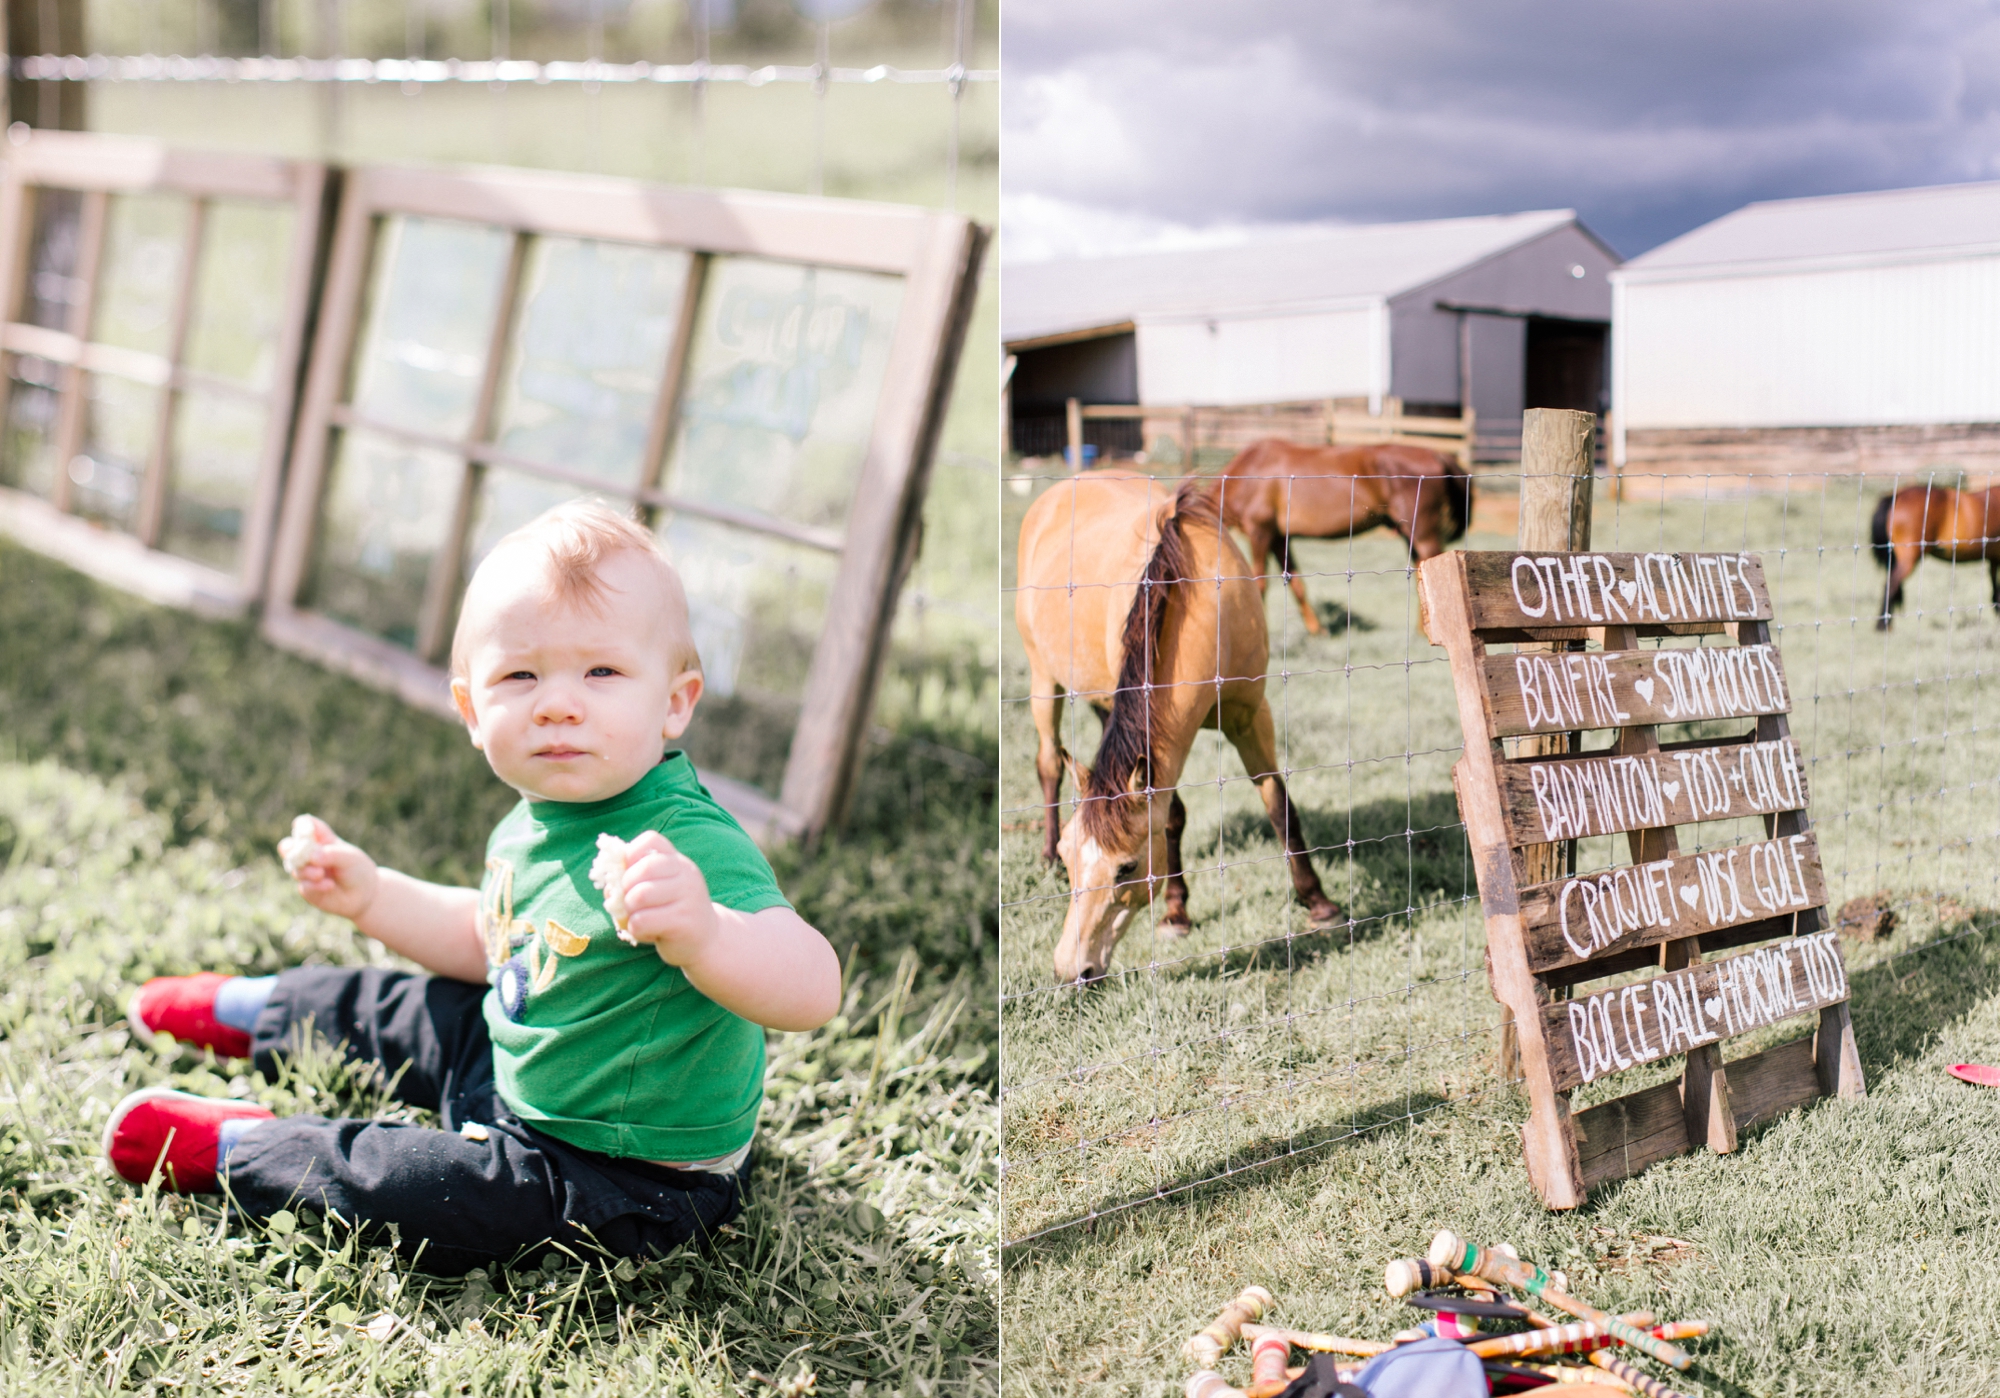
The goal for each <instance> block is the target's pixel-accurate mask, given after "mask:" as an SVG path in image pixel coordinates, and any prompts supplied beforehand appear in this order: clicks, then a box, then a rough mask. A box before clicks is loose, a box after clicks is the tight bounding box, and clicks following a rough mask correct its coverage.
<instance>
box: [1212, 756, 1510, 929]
mask: <svg viewBox="0 0 2000 1398" xmlns="http://www.w3.org/2000/svg"><path fill="white" fill-rule="evenodd" d="M1295 809H1296V810H1297V811H1298V814H1299V824H1300V826H1301V828H1302V829H1303V830H1304V831H1305V837H1306V847H1307V848H1308V849H1309V850H1310V851H1311V852H1312V861H1313V867H1314V868H1316V869H1318V870H1319V875H1320V878H1321V879H1322V880H1323V881H1324V882H1325V883H1326V884H1327V885H1328V886H1329V894H1330V896H1331V897H1333V898H1334V900H1335V901H1336V902H1340V903H1341V904H1342V905H1343V906H1344V907H1345V908H1346V909H1347V912H1348V914H1349V915H1350V916H1351V917H1353V918H1354V919H1355V920H1356V921H1357V922H1358V923H1362V924H1365V925H1366V926H1367V928H1368V930H1367V931H1366V932H1365V933H1362V934H1359V935H1361V936H1364V937H1370V938H1372V937H1377V936H1380V935H1381V934H1382V932H1383V931H1384V930H1386V929H1387V928H1388V927H1389V925H1390V924H1391V922H1392V921H1393V920H1394V919H1396V918H1398V917H1401V916H1404V915H1406V914H1407V913H1408V912H1409V911H1410V909H1411V908H1412V907H1415V908H1423V907H1425V906H1426V905H1428V904H1431V903H1434V902H1437V901H1438V900H1439V899H1447V900H1454V901H1455V900H1457V899H1460V898H1465V897H1470V896H1474V895H1475V893H1476V889H1475V886H1474V883H1473V873H1472V859H1471V855H1470V853H1469V851H1468V849H1467V846H1466V843H1465V826H1464V824H1463V822H1461V821H1460V820H1459V816H1458V798H1456V797H1455V796H1453V795H1452V794H1451V793H1450V792H1448V791H1430V792H1420V793H1418V794H1417V795H1415V796H1412V797H1410V798H1408V799H1406V800H1400V801H1399V800H1384V801H1368V802H1364V803H1363V804H1361V805H1359V806H1354V807H1352V808H1350V809H1348V810H1345V811H1342V810H1338V809H1324V808H1321V809H1314V808H1312V807H1308V806H1306V805H1304V804H1302V803H1301V804H1297V805H1296V806H1295ZM1222 840H1223V843H1224V845H1225V846H1226V847H1227V848H1229V849H1231V850H1236V851H1239V852H1240V853H1241V854H1242V855H1243V856H1244V857H1248V858H1256V859H1269V860H1270V861H1272V863H1273V866H1274V867H1275V866H1276V861H1277V858H1278V855H1279V847H1278V837H1277V833H1276V832H1275V831H1273V830H1272V829H1271V822H1270V821H1269V820H1267V819H1265V818H1264V817H1263V815H1262V814H1260V813H1258V812H1254V811H1232V812H1230V813H1229V814H1228V815H1226V816H1224V817H1223V819H1222ZM1342 889H1344V890H1345V892H1344V893H1343V892H1342V891H1341V890H1342Z"/></svg>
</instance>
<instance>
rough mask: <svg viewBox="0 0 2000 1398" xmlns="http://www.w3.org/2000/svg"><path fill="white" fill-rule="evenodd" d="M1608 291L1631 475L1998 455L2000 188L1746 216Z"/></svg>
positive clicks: (1846, 466) (1856, 197) (1638, 266)
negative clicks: (1611, 305)
mask: <svg viewBox="0 0 2000 1398" xmlns="http://www.w3.org/2000/svg"><path fill="white" fill-rule="evenodd" d="M1611 282H1612V287H1613V292H1612V295H1613V311H1612V327H1613V328H1612V344H1613V349H1612V365H1613V368H1612V406H1613V434H1612V455H1613V458H1614V460H1616V461H1618V462H1620V463H1621V464H1625V465H1628V466H1629V467H1630V469H1632V470H1634V471H1637V472H1645V471H1652V470H1663V471H1677V470H1678V471H1685V470H1725V471H1730V472H1735V471H1743V472H1757V471H1795V470H1852V469H1857V468H1860V469H1885V470H1887V469H1914V468H1921V467H1924V466H1927V465H1935V464H1937V463H1939V462H1940V461H1952V462H1962V461H1966V460H1968V459H1970V458H1978V457H1984V458H1985V462H1984V464H1986V465H1988V466H1990V465H1991V464H1992V463H1993V462H1994V461H1995V460H1996V459H2000V183H1988V184H1967V185H1948V186H1942V187H1937V188H1929V189H1901V190H1888V191H1883V192H1879V193H1872V194H1846V195H1835V196H1831V197H1825V198H1813V199H1785V200H1776V201H1772V202H1769V203H1760V204H1751V205H1748V206H1746V207H1744V208H1742V209H1738V210H1737V211H1736V212H1735V213H1732V214H1729V215H1726V216H1725V217H1723V218H1719V219H1717V220H1716V221H1715V222H1713V223H1709V224H1705V225H1703V226H1702V227H1700V228H1697V229H1695V230H1694V231H1692V232H1690V233H1687V234H1684V235H1682V236H1681V237H1679V238H1676V239H1674V240H1673V241H1672V242H1669V243H1665V244H1662V245H1661V246H1659V247H1657V248H1655V249H1653V250H1652V251H1651V252H1648V253H1645V254H1644V255H1642V256H1639V257H1635V258H1633V259H1632V260H1631V261H1630V262H1628V263H1626V264H1625V265H1624V266H1623V267H1621V268H1619V269H1618V270H1617V271H1615V272H1614V273H1612V276H1611Z"/></svg>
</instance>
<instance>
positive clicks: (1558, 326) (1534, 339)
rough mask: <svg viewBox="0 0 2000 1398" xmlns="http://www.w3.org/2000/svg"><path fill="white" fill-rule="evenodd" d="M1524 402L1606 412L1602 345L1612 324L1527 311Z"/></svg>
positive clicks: (1531, 405)
mask: <svg viewBox="0 0 2000 1398" xmlns="http://www.w3.org/2000/svg"><path fill="white" fill-rule="evenodd" d="M1527 321H1528V343H1527V355H1526V358H1527V364H1526V366H1525V369H1526V374H1525V381H1524V382H1523V384H1522V392H1523V399H1522V403H1521V406H1522V407H1524V408H1573V409H1575V410H1577V411H1579V412H1586V413H1602V412H1604V411H1605V409H1606V406H1607V405H1606V403H1605V401H1604V383H1605V372H1604V347H1605V340H1606V338H1607V332H1608V331H1609V329H1610V327H1609V326H1607V325H1606V324H1605V323H1604V322H1603V321H1597V320H1556V319H1554V318H1552V317H1548V316H1529V317H1527Z"/></svg>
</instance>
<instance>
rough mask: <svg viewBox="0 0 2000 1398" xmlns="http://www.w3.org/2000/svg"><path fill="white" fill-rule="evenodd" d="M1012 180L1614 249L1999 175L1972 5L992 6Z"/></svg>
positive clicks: (1007, 171)
mask: <svg viewBox="0 0 2000 1398" xmlns="http://www.w3.org/2000/svg"><path fill="white" fill-rule="evenodd" d="M1003 25H1004V40H1005V69H1006V89H1005V123H1006V125H1005V140H1004V145H1003V151H1004V156H1003V159H1004V166H1003V181H1004V184H1005V188H1006V191H1007V193H1008V195H1009V196H1010V198H1014V197H1018V196H1023V195H1034V196H1044V197H1045V199H1044V202H1045V203H1046V201H1048V200H1054V201H1061V202H1062V203H1063V204H1066V205H1068V206H1070V207H1081V208H1083V209H1086V210H1088V209H1104V210H1111V211H1117V212H1119V213H1122V214H1128V215H1129V214H1142V215H1149V216H1151V217H1153V218H1155V219H1159V220H1165V221H1169V222H1172V223H1177V224H1186V225H1193V226H1197V227H1199V226H1203V225H1208V224H1213V223H1217V222H1233V223H1256V222H1269V221H1281V220H1293V219H1339V220H1343V221H1360V222H1372V221H1382V220H1397V219H1416V218H1439V217H1449V216H1453V215H1460V214H1476V213H1498V212H1509V211H1514V210H1520V209H1530V208H1552V207H1573V208H1575V209H1577V210H1578V211H1579V212H1580V213H1581V214H1582V216H1583V218H1584V221H1585V222H1586V223H1588V224H1589V225H1590V226H1591V227H1592V228H1593V229H1595V230H1596V231H1597V232H1598V233H1600V234H1601V235H1603V236H1604V237H1605V238H1606V239H1607V240H1608V241H1609V242H1611V244H1612V245H1613V246H1614V247H1616V248H1617V249H1618V250H1619V251H1620V252H1621V253H1624V254H1626V255H1631V254H1633V253H1637V252H1641V251H1643V250H1645V249H1646V248H1649V247H1652V246H1654V245H1655V244H1657V243H1660V242H1662V241H1664V240H1666V239H1667V238H1670V237H1673V236H1675V235H1676V234H1679V233H1682V232H1685V231H1686V230H1687V229H1689V228H1691V227H1693V226H1695V225H1697V224H1700V223H1703V222H1706V221H1707V220H1709V219H1711V218H1714V217H1716V216H1718V215H1720V214H1723V213H1726V212H1728V211H1729V210H1731V209H1733V208H1736V207H1738V206H1740V205H1742V204H1744V203H1747V202H1749V201H1750V200H1753V199H1773V198H1787V197H1793V196H1797V195H1804V194H1826V193H1842V192H1847V191H1852V190H1863V189H1884V188H1897V187H1903V186H1910V185H1923V184H1941V183H1950V182H1954V181H1961V180H1978V179H1993V178H2000V7H1996V5H1995V4H1992V3H1969V2H1968V0H1928V2H1926V0H1917V2H1915V3H1893V2H1885V0H1818V2H1817V3H1804V2H1803V0H1727V3H1724V2H1723V0H1674V3H1653V2H1651V0H1649V2H1648V3H1629V2H1621V3H1595V4H1584V3H1575V2H1574V0H1564V2H1563V3H1558V2H1557V0H1393V3H1375V2H1373V0H1313V2H1312V3H1307V2H1306V0H1239V3H1222V2H1221V0H1207V3H1189V0H1007V4H1006V6H1005V8H1004V11H1003Z"/></svg>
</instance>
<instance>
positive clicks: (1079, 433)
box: [1063, 398, 1083, 471]
mask: <svg viewBox="0 0 2000 1398" xmlns="http://www.w3.org/2000/svg"><path fill="white" fill-rule="evenodd" d="M1063 425H1064V427H1065V429H1066V431H1067V434H1068V438H1069V447H1068V449H1067V451H1066V452H1065V453H1064V460H1066V461H1067V462H1068V463H1069V469H1070V470H1072V471H1081V470H1082V469H1083V404H1082V403H1081V402H1080V401H1078V400H1077V399H1075V398H1072V399H1070V400H1069V401H1068V402H1066V403H1064V404H1063Z"/></svg>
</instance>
